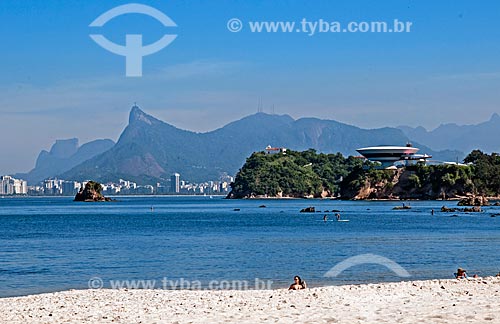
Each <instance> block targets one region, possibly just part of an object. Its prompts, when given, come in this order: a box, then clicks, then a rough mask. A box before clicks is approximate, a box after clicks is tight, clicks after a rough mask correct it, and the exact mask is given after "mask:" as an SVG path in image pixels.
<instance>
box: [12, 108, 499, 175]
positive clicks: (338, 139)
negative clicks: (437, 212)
mask: <svg viewBox="0 0 500 324" xmlns="http://www.w3.org/2000/svg"><path fill="white" fill-rule="evenodd" d="M499 131H500V117H499V116H498V115H497V114H494V115H493V116H492V117H491V119H490V120H489V121H486V122H484V123H480V124H477V125H465V126H459V125H456V124H445V125H441V126H440V127H438V128H436V129H435V130H433V131H430V132H429V131H427V130H425V129H424V128H423V127H417V128H412V127H408V126H400V127H398V128H391V127H384V128H378V129H362V128H359V127H356V126H352V125H348V124H344V123H340V122H337V121H334V120H324V119H317V118H300V119H297V120H295V119H293V118H292V117H290V116H288V115H274V114H265V113H257V114H254V115H250V116H247V117H244V118H242V119H240V120H237V121H234V122H231V123H229V124H227V125H225V126H224V127H222V128H219V129H216V130H214V131H210V132H206V133H196V132H192V131H187V130H182V129H179V128H177V127H175V126H173V125H170V124H168V123H165V122H163V121H161V120H158V119H156V118H155V117H153V116H151V115H148V114H146V113H145V112H144V111H142V110H141V109H140V108H139V107H137V106H134V107H132V110H131V111H130V115H129V124H128V125H127V127H126V128H125V129H124V131H123V132H122V134H121V135H120V138H119V140H118V141H117V143H114V142H113V141H111V140H96V141H92V142H89V143H86V144H84V145H82V146H79V145H78V140H77V139H76V138H74V139H67V140H58V141H56V143H55V144H54V145H53V146H52V148H51V149H50V151H49V152H47V151H42V152H41V153H40V155H39V156H38V159H37V161H36V166H35V168H34V169H33V170H31V171H30V172H28V173H26V174H18V175H16V176H17V177H19V178H23V179H26V180H28V182H29V183H30V184H34V183H37V182H39V181H41V180H43V179H46V178H49V177H59V178H61V179H68V180H69V179H72V180H79V181H82V180H87V179H93V180H96V181H101V182H108V181H117V180H118V179H120V178H122V179H127V180H132V181H136V182H138V183H141V184H144V183H149V184H150V183H156V182H163V183H164V182H166V181H168V179H169V178H170V175H171V174H172V173H174V172H178V173H180V174H181V177H182V179H185V180H188V181H193V182H200V181H206V180H210V179H214V180H215V179H218V178H219V177H220V176H221V175H223V174H225V173H227V174H229V175H234V174H235V173H236V172H237V171H238V169H239V168H240V167H241V166H242V165H243V163H244V162H245V159H246V158H247V157H248V156H250V154H251V153H253V152H255V151H262V150H264V148H265V147H266V146H267V145H271V146H275V147H286V148H290V149H293V150H296V151H302V150H307V149H309V148H313V149H315V150H317V151H319V152H324V153H336V152H341V153H342V154H344V155H358V153H357V152H356V149H357V148H360V147H366V146H374V145H404V144H406V143H407V142H412V143H413V144H414V146H416V147H419V148H420V152H422V153H427V154H430V155H432V156H433V159H435V160H444V161H456V160H462V159H463V158H464V156H465V153H468V152H470V151H471V150H472V149H476V148H479V149H481V150H484V151H486V152H490V151H497V152H498V151H500V145H499V142H498V141H497V135H496V134H497V133H498V132H499ZM449 148H452V149H453V150H449Z"/></svg>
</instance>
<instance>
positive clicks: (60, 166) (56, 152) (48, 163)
mask: <svg viewBox="0 0 500 324" xmlns="http://www.w3.org/2000/svg"><path fill="white" fill-rule="evenodd" d="M113 145H115V142H113V141H112V140H110V139H99V140H95V141H92V142H88V143H85V144H83V145H82V146H79V144H78V139H77V138H71V139H64V140H57V141H56V142H55V144H54V145H52V147H51V149H50V151H49V152H47V151H45V150H43V151H41V152H40V154H39V155H38V158H37V160H36V164H35V168H33V169H32V170H31V171H30V172H28V173H18V174H16V175H15V177H17V178H21V179H24V180H27V181H28V183H30V184H35V183H38V182H40V181H42V180H44V179H47V178H50V177H54V176H57V175H59V174H61V173H64V172H66V171H68V170H70V169H72V168H73V167H75V166H77V165H78V164H80V163H82V162H83V161H86V160H88V159H90V158H92V157H94V156H96V155H99V154H101V153H103V152H106V151H107V150H109V149H110V148H112V147H113Z"/></svg>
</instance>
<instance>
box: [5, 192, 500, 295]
mask: <svg viewBox="0 0 500 324" xmlns="http://www.w3.org/2000/svg"><path fill="white" fill-rule="evenodd" d="M118 199H119V201H117V202H110V203H76V202H73V201H72V198H69V197H51V198H46V197H43V198H36V197H28V198H3V199H0V251H1V252H0V297H6V296H17V295H27V294H35V293H41V292H52V291H59V290H65V289H71V288H77V289H81V288H88V284H89V279H91V278H100V279H101V280H102V283H103V284H104V287H108V288H109V287H110V285H111V281H123V280H129V281H132V280H148V281H150V282H153V281H154V282H155V283H156V284H155V286H154V288H169V289H181V288H184V289H189V288H190V287H189V283H191V284H193V283H198V282H199V283H200V284H201V287H202V288H209V284H210V282H211V281H219V282H221V281H227V282H231V281H238V280H239V281H246V282H248V284H249V287H250V288H252V287H253V284H254V283H255V280H256V278H258V279H259V280H260V281H259V282H271V281H272V286H271V287H270V288H284V287H287V286H288V285H289V284H290V283H291V281H292V279H293V276H294V275H297V274H298V275H300V276H301V277H303V278H305V279H306V280H307V282H308V284H309V285H310V286H321V285H339V284H347V283H367V282H382V281H400V280H417V279H432V278H451V277H452V276H453V272H455V271H456V268H457V267H459V266H460V267H463V268H465V269H467V271H468V273H469V274H470V275H472V274H474V273H477V274H478V275H480V276H488V275H495V274H496V273H498V272H499V271H500V258H499V257H498V247H499V246H500V217H491V215H493V214H495V213H500V207H494V206H492V207H485V208H484V209H485V211H484V212H483V213H470V214H468V213H441V212H439V210H440V208H441V206H443V205H446V206H448V207H455V206H456V201H453V202H443V201H412V202H406V204H410V205H411V207H412V208H411V209H409V210H393V209H392V208H393V207H395V206H401V204H402V203H401V202H394V201H377V202H369V201H356V202H354V201H336V200H225V199H222V198H221V197H213V198H212V199H211V198H210V197H165V196H162V197H118ZM261 205H265V206H266V208H259V206H261ZM308 206H314V207H316V209H317V210H320V211H321V213H299V210H300V209H302V208H304V207H308ZM151 207H153V208H151ZM235 209H240V210H239V211H235ZM432 209H434V211H435V213H434V215H431V210H432ZM326 210H329V212H325V211H326ZM331 210H340V211H341V212H340V213H341V216H342V219H349V222H336V221H332V220H334V219H335V217H334V213H332V212H331ZM325 214H327V215H328V217H329V221H327V222H324V221H323V216H324V215H325ZM454 215H457V217H452V216H454ZM363 254H371V255H375V256H380V257H384V258H388V259H390V260H392V261H394V262H395V263H397V264H398V265H400V266H401V267H402V268H404V269H405V270H407V271H408V273H409V274H410V276H411V277H408V278H401V277H400V276H398V275H397V274H396V273H395V272H394V269H391V268H390V267H386V266H384V265H380V264H373V263H372V264H370V263H363V264H357V265H352V266H351V267H349V268H346V269H345V270H344V271H342V272H340V273H337V275H336V277H324V274H325V273H326V272H327V271H328V270H330V269H331V268H332V267H334V266H335V265H337V264H339V262H342V261H344V260H346V259H348V258H349V257H355V256H359V255H363ZM365 261H366V262H369V261H370V259H366V260H365ZM371 261H373V260H371ZM165 280H167V282H169V284H168V285H167V286H166V287H165V285H164V284H162V283H164V282H165ZM181 280H184V281H181ZM181 282H183V283H184V286H180V284H181ZM191 288H197V287H191ZM257 288H258V287H257Z"/></svg>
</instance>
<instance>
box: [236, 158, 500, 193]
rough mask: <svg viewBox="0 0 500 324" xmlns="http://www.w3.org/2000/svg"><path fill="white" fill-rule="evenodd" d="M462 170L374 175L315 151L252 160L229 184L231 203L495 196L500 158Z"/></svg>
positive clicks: (424, 168) (475, 161)
mask: <svg viewBox="0 0 500 324" xmlns="http://www.w3.org/2000/svg"><path fill="white" fill-rule="evenodd" d="M465 162H466V163H467V165H450V164H441V165H425V164H423V163H418V164H416V165H413V166H409V167H406V168H402V169H398V170H379V169H376V168H375V167H374V165H373V164H371V163H369V162H363V161H362V160H360V159H358V158H354V157H352V156H351V157H348V158H345V157H344V156H343V155H342V154H340V153H337V154H322V153H320V154H318V153H316V151H315V150H312V149H311V150H308V151H304V152H295V151H287V153H286V154H272V155H270V154H265V153H264V152H258V153H254V154H252V155H251V156H250V157H249V158H248V159H247V161H246V163H245V165H244V166H243V167H242V168H241V169H240V171H239V172H238V174H237V175H236V179H235V181H234V183H232V184H231V186H232V192H231V193H230V194H229V196H228V197H230V198H248V197H259V196H267V197H327V196H329V197H337V196H339V195H340V196H341V198H343V199H352V198H356V199H366V198H379V199H380V198H402V199H408V198H413V199H436V198H450V197H456V196H462V195H467V194H478V195H489V196H498V195H500V156H499V155H497V154H496V153H493V154H491V155H488V154H484V153H483V152H481V151H477V150H476V151H473V152H471V153H470V154H469V155H468V156H467V157H466V159H465Z"/></svg>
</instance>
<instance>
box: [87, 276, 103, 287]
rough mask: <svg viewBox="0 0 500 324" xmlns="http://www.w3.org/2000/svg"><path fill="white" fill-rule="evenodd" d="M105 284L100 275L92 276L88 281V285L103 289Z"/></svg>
mask: <svg viewBox="0 0 500 324" xmlns="http://www.w3.org/2000/svg"><path fill="white" fill-rule="evenodd" d="M103 285H104V283H103V281H102V279H101V278H99V277H92V278H90V279H89V281H88V286H89V288H90V289H101V288H102V286H103Z"/></svg>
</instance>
